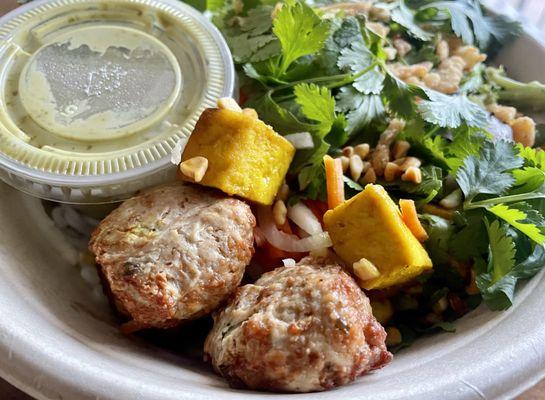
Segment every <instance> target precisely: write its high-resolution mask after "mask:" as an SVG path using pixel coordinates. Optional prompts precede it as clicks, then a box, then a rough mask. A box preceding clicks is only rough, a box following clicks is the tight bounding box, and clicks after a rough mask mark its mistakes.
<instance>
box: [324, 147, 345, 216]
mask: <svg viewBox="0 0 545 400" xmlns="http://www.w3.org/2000/svg"><path fill="white" fill-rule="evenodd" d="M324 166H325V180H326V186H327V204H328V206H329V209H330V210H331V209H333V208H335V207H337V206H338V205H340V204H342V203H343V202H344V181H343V166H342V164H341V160H340V159H339V158H337V159H333V158H331V157H330V156H328V155H325V156H324Z"/></svg>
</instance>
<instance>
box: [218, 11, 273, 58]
mask: <svg viewBox="0 0 545 400" xmlns="http://www.w3.org/2000/svg"><path fill="white" fill-rule="evenodd" d="M272 10H273V8H272V7H270V6H260V7H256V8H253V9H251V10H250V11H248V15H247V16H246V17H241V16H236V17H233V18H232V19H231V20H230V22H229V25H228V26H227V27H224V29H223V34H224V36H225V39H226V40H227V43H228V44H229V47H230V48H231V53H232V54H233V59H234V61H235V62H237V63H246V62H259V61H263V60H266V59H269V58H272V57H275V56H277V55H278V54H280V42H279V41H278V39H277V38H276V36H274V35H273V34H272V31H271V30H272V19H271V13H272Z"/></svg>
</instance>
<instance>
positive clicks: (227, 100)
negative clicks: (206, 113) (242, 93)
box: [218, 97, 242, 112]
mask: <svg viewBox="0 0 545 400" xmlns="http://www.w3.org/2000/svg"><path fill="white" fill-rule="evenodd" d="M218 108H219V109H222V110H231V111H237V112H242V108H240V106H239V105H238V103H237V102H236V101H235V99H233V98H231V97H222V98H220V99H218Z"/></svg>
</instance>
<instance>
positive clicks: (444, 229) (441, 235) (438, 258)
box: [420, 214, 454, 263]
mask: <svg viewBox="0 0 545 400" xmlns="http://www.w3.org/2000/svg"><path fill="white" fill-rule="evenodd" d="M420 220H421V221H422V222H423V223H424V227H425V229H426V232H427V233H428V236H429V239H428V240H427V241H426V249H427V250H428V253H429V254H430V257H431V258H432V260H433V262H434V263H446V262H448V261H449V259H450V258H451V257H450V255H449V254H448V253H449V242H450V240H451V237H452V234H453V231H454V226H453V225H452V224H451V223H450V222H449V221H448V220H446V219H444V218H441V217H438V216H436V215H431V214H423V215H421V216H420Z"/></svg>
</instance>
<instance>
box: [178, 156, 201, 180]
mask: <svg viewBox="0 0 545 400" xmlns="http://www.w3.org/2000/svg"><path fill="white" fill-rule="evenodd" d="M207 169H208V159H207V158H205V157H201V156H197V157H193V158H190V159H188V160H185V161H183V162H182V163H180V171H181V173H182V174H184V175H185V176H186V177H188V178H190V179H191V180H193V181H194V182H200V181H202V178H204V175H205V174H206V170H207Z"/></svg>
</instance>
